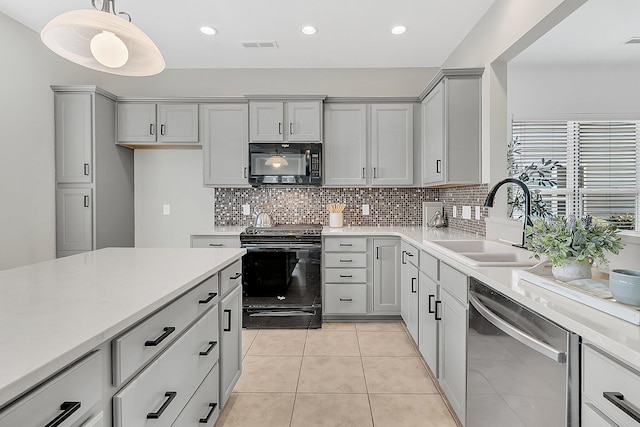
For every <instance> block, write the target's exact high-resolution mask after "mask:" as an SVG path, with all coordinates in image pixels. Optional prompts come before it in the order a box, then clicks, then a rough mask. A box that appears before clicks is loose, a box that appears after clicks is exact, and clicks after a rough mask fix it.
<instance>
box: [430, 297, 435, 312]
mask: <svg viewBox="0 0 640 427" xmlns="http://www.w3.org/2000/svg"><path fill="white" fill-rule="evenodd" d="M435 300H436V296H435V295H433V294H429V313H435V311H433V307H432V306H431V301H435Z"/></svg>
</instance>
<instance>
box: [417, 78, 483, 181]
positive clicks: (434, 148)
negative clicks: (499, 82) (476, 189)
mask: <svg viewBox="0 0 640 427" xmlns="http://www.w3.org/2000/svg"><path fill="white" fill-rule="evenodd" d="M482 71H483V70H482V69H469V70H442V71H441V73H440V74H439V75H438V76H436V78H435V79H434V81H433V83H432V84H430V85H429V86H428V87H427V89H426V91H425V93H426V96H425V97H424V99H423V101H422V185H427V186H429V185H448V184H479V183H480V182H481V181H482V173H481V164H482V158H481V145H482V141H481V137H482V135H481V90H482V88H481V76H482Z"/></svg>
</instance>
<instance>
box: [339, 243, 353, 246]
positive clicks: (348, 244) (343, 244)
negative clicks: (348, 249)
mask: <svg viewBox="0 0 640 427" xmlns="http://www.w3.org/2000/svg"><path fill="white" fill-rule="evenodd" d="M340 246H353V244H351V243H340Z"/></svg>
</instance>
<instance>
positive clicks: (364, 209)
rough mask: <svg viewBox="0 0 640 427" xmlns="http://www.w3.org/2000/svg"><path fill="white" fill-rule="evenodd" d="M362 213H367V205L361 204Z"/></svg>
mask: <svg viewBox="0 0 640 427" xmlns="http://www.w3.org/2000/svg"><path fill="white" fill-rule="evenodd" d="M362 215H369V205H362Z"/></svg>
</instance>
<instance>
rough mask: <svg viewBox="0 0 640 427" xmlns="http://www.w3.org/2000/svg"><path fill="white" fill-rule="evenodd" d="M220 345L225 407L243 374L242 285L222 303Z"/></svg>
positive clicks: (221, 384)
mask: <svg viewBox="0 0 640 427" xmlns="http://www.w3.org/2000/svg"><path fill="white" fill-rule="evenodd" d="M221 287H222V285H221ZM220 345H221V347H220V404H221V405H222V406H224V404H225V403H226V402H227V400H228V399H229V396H231V392H232V391H233V388H234V387H235V385H236V383H237V382H238V379H239V378H240V374H241V373H242V286H241V285H240V283H238V284H237V286H235V288H233V289H232V290H231V291H229V293H228V294H227V295H226V296H223V297H222V300H221V301H220Z"/></svg>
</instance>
